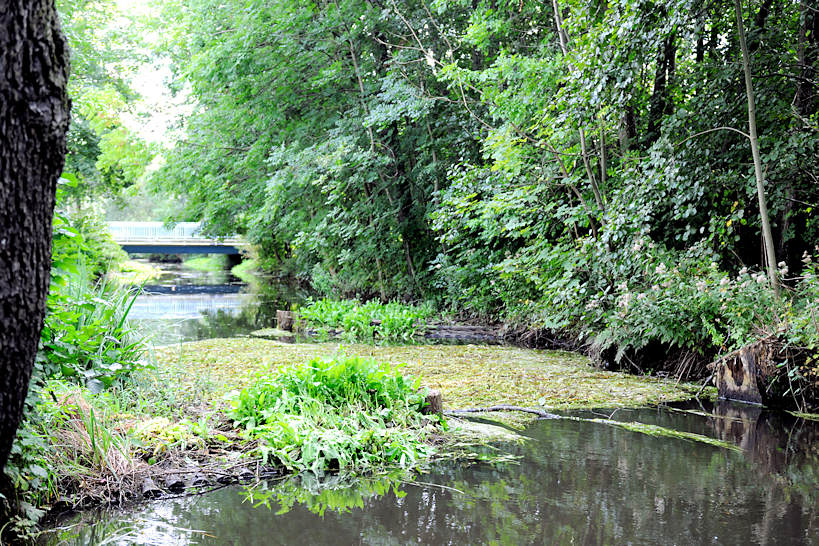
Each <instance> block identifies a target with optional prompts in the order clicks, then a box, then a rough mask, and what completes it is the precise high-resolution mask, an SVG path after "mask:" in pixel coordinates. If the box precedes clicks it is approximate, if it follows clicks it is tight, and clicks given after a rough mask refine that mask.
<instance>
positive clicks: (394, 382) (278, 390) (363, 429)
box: [232, 356, 432, 473]
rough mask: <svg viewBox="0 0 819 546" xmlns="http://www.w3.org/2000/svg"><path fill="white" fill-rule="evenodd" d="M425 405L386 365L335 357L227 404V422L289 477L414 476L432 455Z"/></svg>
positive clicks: (412, 384) (270, 379)
mask: <svg viewBox="0 0 819 546" xmlns="http://www.w3.org/2000/svg"><path fill="white" fill-rule="evenodd" d="M424 397H425V390H421V389H420V381H419V380H417V379H416V380H412V379H409V378H405V377H404V376H403V375H401V373H400V371H399V370H397V369H393V368H392V367H391V366H390V365H389V364H379V363H377V362H375V361H374V360H366V359H362V358H358V357H349V356H338V357H336V358H334V359H314V360H311V361H310V362H308V363H306V364H298V365H291V366H286V367H284V368H281V369H279V370H278V371H276V372H275V373H274V374H273V375H272V376H262V377H260V378H259V379H258V380H257V381H256V382H255V383H254V384H253V385H251V386H249V387H247V388H245V389H243V390H242V391H241V392H240V393H238V394H237V395H236V396H235V397H234V398H233V399H232V406H233V410H232V416H233V418H234V420H235V421H236V424H237V425H240V426H242V427H243V428H244V430H245V431H246V432H247V434H248V436H249V437H251V438H257V439H259V441H260V443H259V447H258V448H257V452H258V454H259V455H261V456H262V458H263V459H264V460H265V462H270V463H273V464H276V465H282V466H284V467H286V468H288V469H291V470H311V471H313V472H317V473H323V472H324V471H326V470H346V471H352V472H365V471H368V470H372V469H375V468H383V467H387V466H400V467H403V468H411V467H414V466H416V465H417V464H419V463H420V462H422V461H423V460H424V459H426V458H428V457H429V455H430V454H431V453H432V447H431V446H429V445H427V444H425V443H424V441H423V440H424V438H425V436H426V434H427V432H428V431H427V430H426V428H425V425H424V423H423V418H422V415H421V409H422V407H423V404H424Z"/></svg>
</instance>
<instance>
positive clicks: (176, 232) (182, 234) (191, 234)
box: [108, 222, 246, 254]
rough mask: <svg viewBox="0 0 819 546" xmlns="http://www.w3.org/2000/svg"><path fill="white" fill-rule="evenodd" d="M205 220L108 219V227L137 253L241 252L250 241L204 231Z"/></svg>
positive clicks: (122, 242) (120, 243) (125, 249)
mask: <svg viewBox="0 0 819 546" xmlns="http://www.w3.org/2000/svg"><path fill="white" fill-rule="evenodd" d="M201 228H202V223H201V222H179V223H178V224H176V225H175V226H174V227H173V228H171V229H167V228H166V227H165V225H164V224H163V223H162V222H108V230H109V231H110V232H111V235H112V236H113V237H114V241H116V242H117V244H119V245H120V246H121V247H122V249H123V250H124V251H125V252H130V253H133V254H239V250H240V249H241V247H242V246H244V245H245V244H246V243H245V242H244V241H242V240H241V239H239V238H236V237H228V238H223V239H214V238H210V237H204V236H202V235H201V234H200V232H201Z"/></svg>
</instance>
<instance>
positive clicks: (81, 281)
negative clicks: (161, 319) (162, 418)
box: [40, 265, 146, 391]
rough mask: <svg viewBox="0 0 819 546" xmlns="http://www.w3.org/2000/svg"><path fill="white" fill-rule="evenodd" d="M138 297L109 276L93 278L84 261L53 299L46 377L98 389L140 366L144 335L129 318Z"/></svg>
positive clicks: (43, 357) (43, 358)
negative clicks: (108, 277) (130, 322)
mask: <svg viewBox="0 0 819 546" xmlns="http://www.w3.org/2000/svg"><path fill="white" fill-rule="evenodd" d="M138 295H139V290H138V289H137V290H135V289H134V288H132V287H129V286H123V285H120V284H118V283H116V282H112V281H109V280H108V279H107V278H106V277H101V278H100V279H99V280H97V281H93V280H92V279H91V276H90V273H89V270H88V269H87V268H86V267H83V266H82V265H80V267H78V268H77V272H76V273H75V274H72V275H71V276H69V277H68V278H67V279H66V283H65V285H64V286H62V287H61V288H60V290H59V292H58V293H57V294H53V295H52V297H51V298H50V299H49V309H48V314H47V316H46V320H45V325H44V327H43V332H42V335H41V339H42V344H43V350H42V351H41V353H40V362H41V363H42V364H43V369H42V372H43V373H44V374H45V377H46V378H58V377H62V378H66V379H69V380H71V381H74V382H76V383H79V384H84V385H86V386H88V387H89V388H90V389H91V390H94V391H99V390H102V389H104V388H107V387H110V386H111V385H112V384H113V383H114V382H115V381H117V380H118V379H120V378H122V377H124V376H127V375H129V374H130V373H131V372H132V371H133V370H134V369H136V368H138V367H139V366H141V365H142V356H143V354H144V352H145V348H146V344H145V340H144V336H142V335H140V334H139V333H138V332H137V331H135V330H134V329H133V328H131V327H130V326H129V324H128V322H127V317H128V313H129V312H130V310H131V308H132V307H133V305H134V302H135V301H136V298H137V296H138Z"/></svg>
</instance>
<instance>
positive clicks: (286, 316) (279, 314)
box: [276, 311, 294, 332]
mask: <svg viewBox="0 0 819 546" xmlns="http://www.w3.org/2000/svg"><path fill="white" fill-rule="evenodd" d="M293 321H294V319H293V312H292V311H276V323H277V325H278V326H279V330H284V331H285V332H292V331H293Z"/></svg>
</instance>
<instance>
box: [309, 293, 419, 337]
mask: <svg viewBox="0 0 819 546" xmlns="http://www.w3.org/2000/svg"><path fill="white" fill-rule="evenodd" d="M298 313H299V318H300V319H301V320H303V321H304V322H305V323H306V324H307V325H308V326H313V327H316V328H319V329H327V328H341V329H343V330H344V337H346V338H347V339H351V340H373V339H375V338H376V336H378V337H380V338H381V339H385V340H389V341H409V340H411V339H412V338H413V337H414V336H416V335H417V334H418V333H419V331H420V330H421V328H422V327H423V325H424V323H425V322H426V321H427V320H428V319H429V318H430V317H431V316H432V315H433V309H432V306H431V305H429V304H423V305H409V304H405V303H400V302H389V303H381V302H379V301H375V300H373V301H369V302H367V303H361V302H359V301H357V300H340V301H339V300H331V299H327V298H323V299H320V300H314V301H310V302H309V303H308V304H307V305H305V306H304V307H302V308H300V309H299V311H298Z"/></svg>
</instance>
